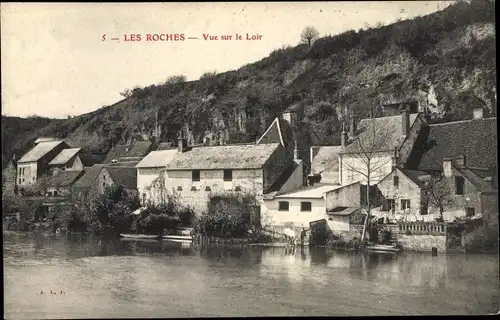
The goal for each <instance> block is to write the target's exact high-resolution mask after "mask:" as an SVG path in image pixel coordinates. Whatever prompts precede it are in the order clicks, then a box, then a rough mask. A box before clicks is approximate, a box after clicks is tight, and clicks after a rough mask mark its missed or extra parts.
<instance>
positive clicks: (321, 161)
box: [309, 146, 342, 184]
mask: <svg viewBox="0 0 500 320" xmlns="http://www.w3.org/2000/svg"><path fill="white" fill-rule="evenodd" d="M341 150H342V146H312V147H311V173H310V175H309V180H312V181H313V183H314V182H321V183H327V184H340V178H339V153H340V151H341ZM315 178H316V179H315Z"/></svg>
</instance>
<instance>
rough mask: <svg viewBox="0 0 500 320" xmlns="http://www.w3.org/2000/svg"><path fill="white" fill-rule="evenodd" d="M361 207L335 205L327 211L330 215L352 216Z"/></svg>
mask: <svg viewBox="0 0 500 320" xmlns="http://www.w3.org/2000/svg"><path fill="white" fill-rule="evenodd" d="M358 210H359V207H358V208H356V207H340V206H339V207H335V208H333V209H329V210H327V211H326V214H327V215H328V216H350V215H351V214H353V213H354V212H356V211H358Z"/></svg>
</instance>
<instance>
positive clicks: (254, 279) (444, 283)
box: [4, 233, 499, 319]
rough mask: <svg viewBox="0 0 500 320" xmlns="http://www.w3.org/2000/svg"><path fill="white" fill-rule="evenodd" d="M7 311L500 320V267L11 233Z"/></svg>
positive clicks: (409, 256)
mask: <svg viewBox="0 0 500 320" xmlns="http://www.w3.org/2000/svg"><path fill="white" fill-rule="evenodd" d="M51 290H52V291H53V292H56V293H57V294H50V291H51ZM41 291H43V292H44V293H45V294H41ZM61 291H62V294H61ZM4 310H5V311H4V317H5V318H6V319H43V318H60V319H61V318H65V319H68V318H111V317H112V318H130V317H147V318H150V317H162V318H164V317H212V316H215V317H217V316H221V317H222V316H293V315H297V316H306V315H318V316H343V315H350V316H368V315H438V314H439V315H441V314H449V315H458V314H488V313H495V312H497V311H498V310H499V264H498V256H495V255H479V254H478V255H463V254H453V255H452V254H448V255H445V254H440V255H438V256H437V257H432V256H431V255H430V254H428V253H402V254H399V255H380V254H366V253H365V254H359V253H358V254H356V253H351V252H341V253H338V252H335V253H333V252H327V251H325V250H324V249H321V248H319V249H309V248H305V249H304V250H301V249H300V248H299V249H296V250H295V251H293V250H291V249H287V248H269V247H267V248H266V247H228V246H225V247H223V246H208V247H198V246H195V245H190V244H188V245H181V244H180V243H158V242H135V241H134V242H131V241H124V240H111V241H109V240H108V241H106V240H102V239H101V240H100V239H96V238H93V239H92V238H84V239H82V238H78V237H72V238H67V237H65V236H60V237H57V236H44V235H35V234H29V233H24V234H23V233H4Z"/></svg>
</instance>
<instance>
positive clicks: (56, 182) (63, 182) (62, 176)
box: [47, 170, 84, 187]
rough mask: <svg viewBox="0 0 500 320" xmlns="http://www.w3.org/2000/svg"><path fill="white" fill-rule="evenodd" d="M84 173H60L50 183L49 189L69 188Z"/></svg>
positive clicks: (81, 171)
mask: <svg viewBox="0 0 500 320" xmlns="http://www.w3.org/2000/svg"><path fill="white" fill-rule="evenodd" d="M83 173H84V171H83V170H80V171H60V172H58V173H57V174H56V175H55V176H52V177H51V178H50V180H49V181H48V183H47V185H48V186H49V187H67V186H70V185H72V184H73V183H74V182H75V181H76V180H77V179H78V178H79V177H80V176H81V175H83Z"/></svg>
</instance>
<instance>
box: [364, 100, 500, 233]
mask: <svg viewBox="0 0 500 320" xmlns="http://www.w3.org/2000/svg"><path fill="white" fill-rule="evenodd" d="M496 145H497V142H496V118H482V113H481V110H477V109H476V110H475V112H474V119H472V120H466V121H456V122H448V123H441V124H431V125H428V126H423V127H422V130H421V132H420V136H419V138H418V141H417V143H416V144H415V145H414V148H413V150H412V152H411V154H410V156H409V158H408V160H407V161H406V163H405V164H404V166H399V167H397V165H396V163H397V162H398V161H395V160H394V158H397V157H398V155H397V153H396V154H395V155H393V161H392V164H393V170H392V171H391V173H389V174H388V175H387V176H386V177H384V178H383V179H382V180H381V181H380V182H379V183H378V185H377V187H378V189H379V190H380V192H381V193H382V195H383V197H384V202H385V203H384V205H383V206H382V207H381V208H377V209H376V210H374V213H375V214H382V215H385V216H388V217H389V218H392V219H400V218H403V219H407V220H410V221H415V220H424V221H428V220H429V221H431V220H434V219H436V218H438V217H440V213H439V208H437V207H436V200H434V201H433V198H429V197H428V196H427V194H426V190H427V189H429V188H431V189H430V191H432V190H434V189H432V188H437V186H433V185H432V184H437V183H438V182H439V181H440V179H442V180H443V181H444V182H446V183H445V184H444V187H443V186H441V187H440V189H439V190H438V191H439V196H440V197H441V198H443V201H441V202H442V203H443V204H444V208H443V209H444V212H443V218H444V220H445V221H453V220H454V219H455V218H456V217H464V216H469V217H472V216H476V215H481V216H482V217H483V220H484V221H485V223H488V224H498V204H497V189H498V185H497V164H496V163H497V162H496V161H497V160H496V159H497V158H496ZM431 177H435V179H432V180H431ZM426 183H427V184H426ZM429 184H430V185H429ZM434 193H435V191H434ZM435 198H436V197H434V199H435Z"/></svg>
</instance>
